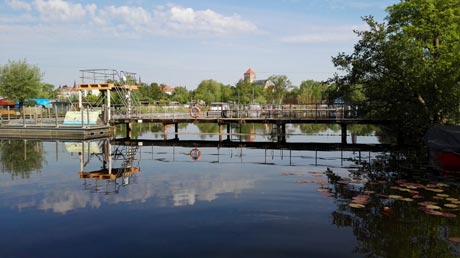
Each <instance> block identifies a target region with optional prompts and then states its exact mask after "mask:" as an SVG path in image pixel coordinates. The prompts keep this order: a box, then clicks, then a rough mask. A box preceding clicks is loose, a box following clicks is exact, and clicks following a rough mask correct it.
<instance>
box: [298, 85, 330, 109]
mask: <svg viewBox="0 0 460 258" xmlns="http://www.w3.org/2000/svg"><path fill="white" fill-rule="evenodd" d="M327 87H328V85H327V84H324V83H321V82H317V81H313V80H306V81H303V82H302V83H301V84H300V88H299V94H298V97H297V102H298V103H299V104H311V103H321V102H322V101H323V100H325V99H326V93H325V92H326V89H327Z"/></svg>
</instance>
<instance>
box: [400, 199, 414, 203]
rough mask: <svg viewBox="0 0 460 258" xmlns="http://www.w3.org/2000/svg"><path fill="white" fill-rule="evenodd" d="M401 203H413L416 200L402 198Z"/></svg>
mask: <svg viewBox="0 0 460 258" xmlns="http://www.w3.org/2000/svg"><path fill="white" fill-rule="evenodd" d="M401 201H405V202H413V201H414V199H412V198H402V199H401Z"/></svg>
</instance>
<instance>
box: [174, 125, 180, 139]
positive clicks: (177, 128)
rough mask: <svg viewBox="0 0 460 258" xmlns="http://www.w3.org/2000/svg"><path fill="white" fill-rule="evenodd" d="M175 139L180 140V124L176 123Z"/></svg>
mask: <svg viewBox="0 0 460 258" xmlns="http://www.w3.org/2000/svg"><path fill="white" fill-rule="evenodd" d="M174 139H175V140H179V124H178V123H175V124H174Z"/></svg>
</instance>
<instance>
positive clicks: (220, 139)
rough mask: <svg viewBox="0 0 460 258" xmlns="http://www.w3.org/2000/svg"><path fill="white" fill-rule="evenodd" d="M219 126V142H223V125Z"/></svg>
mask: <svg viewBox="0 0 460 258" xmlns="http://www.w3.org/2000/svg"><path fill="white" fill-rule="evenodd" d="M218 126H219V142H221V141H222V125H221V124H218Z"/></svg>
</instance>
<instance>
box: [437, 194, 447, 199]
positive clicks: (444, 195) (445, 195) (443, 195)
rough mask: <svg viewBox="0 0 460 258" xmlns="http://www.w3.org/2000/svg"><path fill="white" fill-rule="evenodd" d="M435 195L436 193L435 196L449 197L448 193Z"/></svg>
mask: <svg viewBox="0 0 460 258" xmlns="http://www.w3.org/2000/svg"><path fill="white" fill-rule="evenodd" d="M436 195H437V196H439V197H443V198H447V197H449V195H448V194H436Z"/></svg>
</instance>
